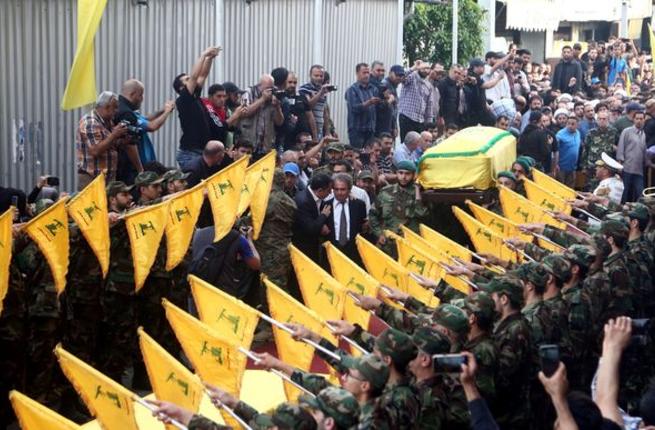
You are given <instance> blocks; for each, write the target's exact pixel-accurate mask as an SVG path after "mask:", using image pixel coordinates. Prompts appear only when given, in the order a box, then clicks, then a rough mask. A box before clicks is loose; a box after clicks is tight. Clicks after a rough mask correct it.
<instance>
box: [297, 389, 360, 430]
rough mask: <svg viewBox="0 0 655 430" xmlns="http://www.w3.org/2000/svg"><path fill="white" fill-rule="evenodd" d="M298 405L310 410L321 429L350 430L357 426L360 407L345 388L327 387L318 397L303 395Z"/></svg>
mask: <svg viewBox="0 0 655 430" xmlns="http://www.w3.org/2000/svg"><path fill="white" fill-rule="evenodd" d="M298 403H299V404H300V405H301V406H306V407H308V408H309V411H310V413H311V414H312V416H313V417H314V420H316V424H317V425H318V428H319V429H323V428H334V429H335V430H348V429H351V428H353V427H355V426H356V425H357V422H358V417H359V405H358V404H357V400H356V399H355V397H354V396H353V395H352V394H350V393H349V392H348V391H346V390H344V389H343V388H337V387H327V388H325V389H324V390H322V391H321V392H320V393H318V395H317V396H316V397H312V396H309V395H307V394H303V395H301V396H300V398H299V399H298Z"/></svg>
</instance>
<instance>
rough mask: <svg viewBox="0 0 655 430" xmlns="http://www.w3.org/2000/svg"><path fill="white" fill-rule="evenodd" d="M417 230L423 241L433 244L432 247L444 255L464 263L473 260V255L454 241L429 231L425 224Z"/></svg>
mask: <svg viewBox="0 0 655 430" xmlns="http://www.w3.org/2000/svg"><path fill="white" fill-rule="evenodd" d="M419 229H420V233H421V236H422V237H423V239H425V240H427V241H428V242H429V243H431V244H433V245H434V247H435V248H437V249H438V250H440V251H441V252H444V253H446V255H450V256H451V257H457V258H459V259H461V260H464V261H471V260H472V259H473V254H472V253H471V251H470V250H469V249H467V248H465V247H463V246H462V245H460V244H459V243H457V242H455V241H454V240H451V239H449V238H447V237H446V236H444V235H443V234H441V233H439V232H438V231H436V230H433V229H431V228H430V227H428V226H427V225H425V224H421V225H420V226H419Z"/></svg>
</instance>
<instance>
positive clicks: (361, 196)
mask: <svg viewBox="0 0 655 430" xmlns="http://www.w3.org/2000/svg"><path fill="white" fill-rule="evenodd" d="M333 198H334V193H333V192H330V195H329V196H327V197H326V198H325V201H326V202H327V201H330V200H331V199H333ZM350 198H351V199H357V200H361V201H363V202H364V205H365V206H366V216H368V213H369V212H370V211H371V198H370V197H369V196H368V193H367V192H366V190H365V189H364V188H360V187H358V186H357V185H353V187H352V188H351V189H350ZM335 203H336V200H335Z"/></svg>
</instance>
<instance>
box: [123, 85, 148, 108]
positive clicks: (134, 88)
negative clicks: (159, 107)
mask: <svg viewBox="0 0 655 430" xmlns="http://www.w3.org/2000/svg"><path fill="white" fill-rule="evenodd" d="M143 92H144V86H143V83H142V82H141V81H139V80H137V79H128V80H127V81H125V82H123V88H122V89H121V95H122V96H123V97H125V98H126V99H128V100H129V101H130V103H132V104H133V105H135V106H136V107H137V109H138V108H140V107H141V103H143Z"/></svg>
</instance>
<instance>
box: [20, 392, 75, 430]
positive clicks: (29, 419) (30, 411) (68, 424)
mask: <svg viewBox="0 0 655 430" xmlns="http://www.w3.org/2000/svg"><path fill="white" fill-rule="evenodd" d="M9 400H10V401H11V406H12V407H13V408H14V412H16V417H17V418H18V423H19V424H20V428H21V429H23V430H44V429H48V430H77V429H81V427H80V426H78V425H77V424H75V423H74V422H72V421H70V420H69V419H68V418H65V417H63V416H61V415H59V414H58V413H57V412H55V411H53V410H52V409H49V408H47V407H45V406H43V405H42V404H41V403H39V402H37V401H35V400H32V399H30V398H29V397H27V396H26V395H24V394H22V393H19V392H18V391H16V390H12V391H11V392H10V393H9Z"/></svg>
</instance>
